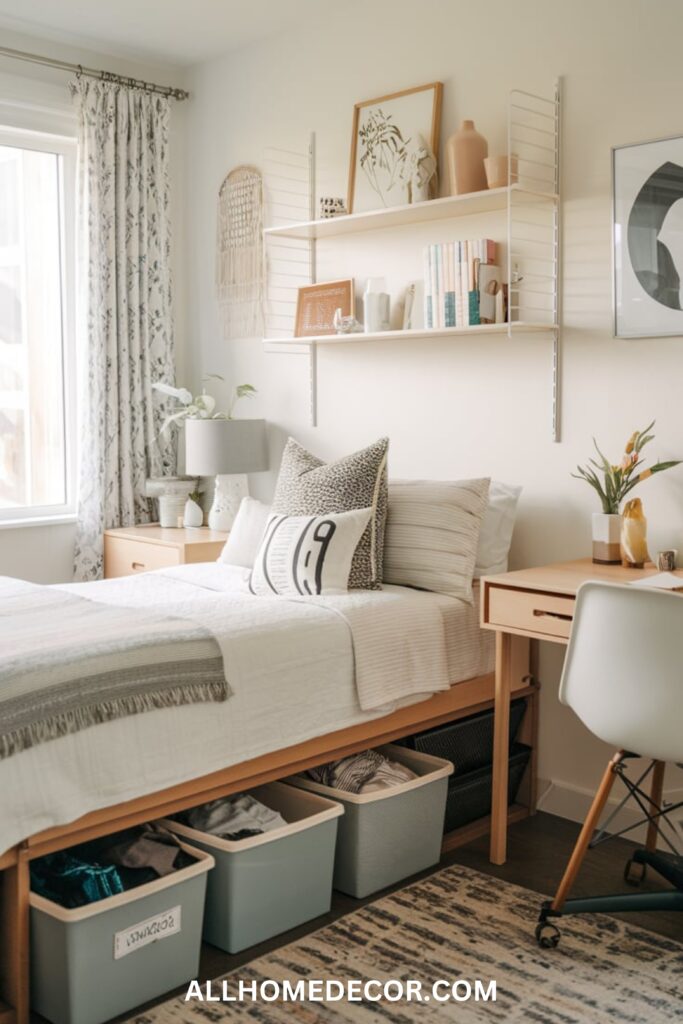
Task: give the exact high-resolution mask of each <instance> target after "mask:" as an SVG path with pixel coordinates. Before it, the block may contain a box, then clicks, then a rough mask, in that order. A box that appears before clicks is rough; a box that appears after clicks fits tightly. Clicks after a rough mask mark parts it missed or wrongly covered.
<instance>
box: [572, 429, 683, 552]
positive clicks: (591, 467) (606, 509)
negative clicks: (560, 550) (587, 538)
mask: <svg viewBox="0 0 683 1024" xmlns="http://www.w3.org/2000/svg"><path fill="white" fill-rule="evenodd" d="M654 425H655V421H654V420H653V421H652V423H650V424H649V426H647V427H645V429H644V430H636V431H634V433H633V434H631V437H630V438H629V440H628V443H627V445H626V450H625V452H624V454H623V456H622V459H621V461H620V463H619V465H618V466H614V465H612V463H611V462H609V460H608V459H606V458H605V456H604V455H603V453H602V452H601V451H600V448H599V447H598V444H597V441H596V440H595V438H593V444H594V445H595V450H596V452H597V454H598V458H597V459H589V460H588V464H587V465H586V466H577V467H576V468H577V470H578V472H576V473H572V476H573V477H575V478H576V479H577V480H585V481H586V482H587V483H589V484H590V485H591V487H592V488H593V489H594V490H595V491H596V493H597V495H598V497H599V498H600V501H601V503H602V512H594V513H593V561H594V562H598V563H600V564H603V565H614V564H618V563H620V562H621V561H622V560H624V561H626V563H627V564H629V565H632V566H636V567H641V568H642V565H643V564H644V562H646V561H647V560H648V558H647V543H646V540H645V524H646V520H645V517H644V516H643V514H642V506H641V504H640V499H638V498H635V499H633V500H632V501H629V502H627V503H626V506H625V509H624V511H625V512H627V513H628V515H627V519H626V521H624V517H623V516H622V515H621V514H620V511H619V509H620V506H621V503H622V501H623V500H624V498H625V497H626V495H627V494H628V493H629V492H630V491H632V490H633V488H634V487H636V486H637V485H638V484H639V483H641V481H643V480H646V479H647V478H648V477H649V476H653V475H654V474H655V473H662V472H663V471H664V470H665V469H671V468H672V467H673V466H678V465H680V460H678V459H677V460H673V461H669V462H655V464H654V465H653V466H649V467H648V468H643V466H642V461H641V452H642V450H643V448H644V447H645V445H646V444H648V443H649V442H650V441H652V440H654V434H651V433H650V431H651V430H652V428H653V427H654ZM623 531H624V532H625V534H626V535H625V536H624V537H623V538H622V532H623ZM622 547H623V548H624V550H623V551H622ZM641 556H642V557H641Z"/></svg>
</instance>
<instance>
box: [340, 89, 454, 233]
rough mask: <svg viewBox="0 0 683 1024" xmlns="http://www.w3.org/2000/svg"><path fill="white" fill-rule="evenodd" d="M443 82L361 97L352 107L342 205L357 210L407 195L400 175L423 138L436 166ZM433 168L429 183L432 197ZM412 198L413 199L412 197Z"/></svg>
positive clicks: (408, 191)
mask: <svg viewBox="0 0 683 1024" xmlns="http://www.w3.org/2000/svg"><path fill="white" fill-rule="evenodd" d="M442 99H443V83H442V82H430V83H428V84H427V85H419V86H416V87H415V88H413V89H402V90H401V91H400V92H392V93H388V94H387V95H386V96H379V97H377V99H373V100H363V101H362V102H361V103H356V105H355V106H354V108H353V129H352V134H351V158H350V163H349V188H348V199H347V204H346V208H347V210H348V211H349V213H362V212H364V211H366V210H376V209H381V208H382V207H390V206H401V205H402V204H403V203H407V202H410V201H411V189H410V186H409V183H408V182H407V181H406V180H405V175H406V174H407V173H408V168H409V165H410V164H411V161H412V165H413V167H414V165H415V161H416V154H419V153H420V152H422V153H424V144H425V143H426V145H427V146H428V147H429V150H430V151H431V155H432V156H433V157H434V159H435V161H436V162H437V166H438V156H439V140H440V134H441V104H442ZM436 178H437V176H436V173H435V174H434V176H433V177H432V178H431V181H430V183H429V195H428V196H425V198H433V195H434V189H435V185H436ZM413 201H414V199H413Z"/></svg>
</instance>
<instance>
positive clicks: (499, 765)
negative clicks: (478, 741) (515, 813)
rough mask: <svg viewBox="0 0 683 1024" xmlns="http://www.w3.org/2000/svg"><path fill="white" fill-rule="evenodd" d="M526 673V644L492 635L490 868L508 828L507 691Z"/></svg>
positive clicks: (502, 851) (500, 854)
mask: <svg viewBox="0 0 683 1024" xmlns="http://www.w3.org/2000/svg"><path fill="white" fill-rule="evenodd" d="M528 673H529V641H528V640H527V639H525V638H524V637H518V636H514V635H513V634H511V633H503V632H501V631H498V632H497V633H496V690H495V704H494V721H493V792H492V799H491V848H490V854H489V859H490V861H491V863H492V864H504V863H505V856H506V848H507V827H508V758H509V753H510V750H509V748H510V690H511V687H512V683H513V680H516V679H517V678H518V677H519V678H521V677H522V676H525V675H528Z"/></svg>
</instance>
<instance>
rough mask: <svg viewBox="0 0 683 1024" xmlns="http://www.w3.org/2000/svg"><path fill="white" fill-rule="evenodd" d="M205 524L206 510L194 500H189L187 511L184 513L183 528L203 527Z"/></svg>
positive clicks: (186, 506) (186, 504)
mask: <svg viewBox="0 0 683 1024" xmlns="http://www.w3.org/2000/svg"><path fill="white" fill-rule="evenodd" d="M203 523H204V510H203V508H202V506H201V505H200V504H199V503H198V502H196V501H194V500H193V499H192V498H188V499H187V501H186V502H185V511H184V513H183V526H187V527H198V526H202V525H203Z"/></svg>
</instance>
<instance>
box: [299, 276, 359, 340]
mask: <svg viewBox="0 0 683 1024" xmlns="http://www.w3.org/2000/svg"><path fill="white" fill-rule="evenodd" d="M354 305H355V297H354V291H353V278H349V279H348V280H346V281H327V282H325V283H324V284H308V285H305V286H304V287H303V288H299V292H298V295H297V301H296V323H295V327H294V336H295V337H296V338H310V337H313V336H315V335H317V334H334V333H335V328H334V315H335V313H336V311H337V310H338V309H341V311H342V312H341V315H342V316H353V315H354V312H355V309H354Z"/></svg>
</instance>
